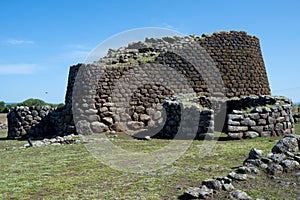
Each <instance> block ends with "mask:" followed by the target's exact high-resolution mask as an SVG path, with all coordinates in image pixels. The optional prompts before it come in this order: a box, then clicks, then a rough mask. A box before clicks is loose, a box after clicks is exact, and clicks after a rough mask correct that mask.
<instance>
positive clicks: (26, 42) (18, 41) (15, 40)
mask: <svg viewBox="0 0 300 200" xmlns="http://www.w3.org/2000/svg"><path fill="white" fill-rule="evenodd" d="M5 43H6V44H9V45H23V44H34V41H32V40H17V39H10V40H6V41H5Z"/></svg>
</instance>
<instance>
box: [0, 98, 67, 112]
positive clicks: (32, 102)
mask: <svg viewBox="0 0 300 200" xmlns="http://www.w3.org/2000/svg"><path fill="white" fill-rule="evenodd" d="M46 105H49V106H51V107H53V108H56V110H61V109H62V108H63V107H64V105H65V104H63V103H60V104H53V103H47V102H45V101H43V100H41V99H33V98H30V99H26V100H25V101H23V102H21V103H16V104H6V103H5V102H4V101H0V113H8V112H9V109H11V108H12V107H16V106H28V107H30V106H46Z"/></svg>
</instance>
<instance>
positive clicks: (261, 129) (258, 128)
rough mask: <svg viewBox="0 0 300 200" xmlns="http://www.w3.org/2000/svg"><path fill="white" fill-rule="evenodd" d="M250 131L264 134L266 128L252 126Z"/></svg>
mask: <svg viewBox="0 0 300 200" xmlns="http://www.w3.org/2000/svg"><path fill="white" fill-rule="evenodd" d="M250 130H253V131H255V132H258V133H261V132H263V130H264V127H263V126H251V127H250Z"/></svg>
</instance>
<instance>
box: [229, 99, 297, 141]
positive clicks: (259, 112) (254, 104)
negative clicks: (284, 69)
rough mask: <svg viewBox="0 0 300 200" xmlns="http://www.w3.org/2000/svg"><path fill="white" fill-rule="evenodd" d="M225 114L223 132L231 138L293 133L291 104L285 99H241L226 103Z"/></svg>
mask: <svg viewBox="0 0 300 200" xmlns="http://www.w3.org/2000/svg"><path fill="white" fill-rule="evenodd" d="M235 109H239V110H235ZM228 110H229V111H228V114H227V122H226V123H225V125H226V126H225V131H226V132H227V134H228V136H229V137H231V138H255V137H269V136H283V135H286V134H290V133H294V125H293V124H294V119H293V116H292V102H291V101H290V100H288V99H286V98H279V97H270V96H261V97H258V98H250V97H246V98H241V99H239V100H232V101H228Z"/></svg>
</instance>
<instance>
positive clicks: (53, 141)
mask: <svg viewBox="0 0 300 200" xmlns="http://www.w3.org/2000/svg"><path fill="white" fill-rule="evenodd" d="M84 142H86V141H85V140H84V139H83V138H82V137H81V136H79V135H74V134H71V135H68V136H64V137H60V136H57V137H53V138H50V139H48V138H44V139H43V140H38V141H33V142H32V145H33V147H44V146H49V145H52V146H59V145H64V144H77V143H84ZM23 147H24V148H29V147H31V146H30V144H25V145H24V146H23Z"/></svg>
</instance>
